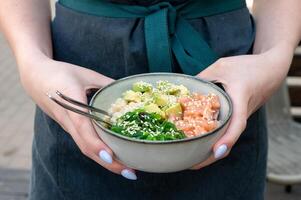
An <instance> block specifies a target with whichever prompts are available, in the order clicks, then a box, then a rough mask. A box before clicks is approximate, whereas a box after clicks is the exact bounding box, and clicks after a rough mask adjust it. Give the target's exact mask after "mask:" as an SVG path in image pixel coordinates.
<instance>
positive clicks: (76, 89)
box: [19, 58, 137, 180]
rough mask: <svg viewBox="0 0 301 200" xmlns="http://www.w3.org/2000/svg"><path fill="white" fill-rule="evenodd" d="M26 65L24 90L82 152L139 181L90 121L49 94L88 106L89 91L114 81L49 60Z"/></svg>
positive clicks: (76, 67) (77, 67)
mask: <svg viewBox="0 0 301 200" xmlns="http://www.w3.org/2000/svg"><path fill="white" fill-rule="evenodd" d="M19 65H20V63H19ZM26 65H30V66H24V67H21V68H20V78H21V82H22V84H23V86H24V88H25V90H26V91H27V93H28V94H29V95H30V96H31V97H32V99H33V100H34V101H35V102H36V104H37V105H38V106H39V107H40V108H41V109H42V110H43V111H44V112H45V113H47V114H48V115H49V116H50V117H51V118H52V119H54V120H55V121H56V122H57V123H59V124H60V125H61V127H62V128H63V129H64V130H65V131H66V132H68V133H69V134H70V135H71V136H72V138H73V140H74V141H75V142H76V144H77V146H78V147H79V149H80V150H81V152H82V153H83V154H84V155H86V156H87V157H89V158H91V159H92V160H94V161H95V162H97V163H98V164H100V165H101V166H103V167H105V168H106V169H108V170H110V171H112V172H114V173H117V174H121V175H123V176H124V177H125V178H128V179H132V180H135V179H137V177H136V175H135V172H134V170H132V169H129V168H127V167H126V166H124V165H122V164H121V163H119V162H118V161H116V160H114V159H113V152H112V150H111V149H110V148H109V147H108V146H107V145H106V144H104V142H103V141H102V140H101V139H100V138H99V136H98V135H97V133H96V132H95V130H94V128H93V126H92V123H91V121H90V120H89V119H88V118H86V117H84V116H82V115H79V114H76V113H73V112H71V111H68V110H66V109H64V108H62V107H60V106H59V105H57V104H56V103H54V102H52V101H51V100H50V99H49V98H48V96H47V95H46V94H47V93H49V94H50V95H51V94H54V93H55V91H56V90H58V91H61V92H62V93H63V94H66V95H67V96H69V97H71V98H74V99H76V100H79V101H81V102H83V103H87V91H88V90H89V89H91V88H101V87H103V86H105V85H107V84H109V83H111V82H112V81H113V79H110V78H108V77H105V76H103V75H101V74H99V73H97V72H95V71H92V70H89V69H86V68H83V67H79V66H76V65H72V64H69V63H64V62H59V61H54V60H52V59H49V58H40V59H35V60H34V62H30V63H27V64H26ZM22 69H27V70H26V71H25V70H24V71H22Z"/></svg>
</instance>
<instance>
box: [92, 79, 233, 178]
mask: <svg viewBox="0 0 301 200" xmlns="http://www.w3.org/2000/svg"><path fill="white" fill-rule="evenodd" d="M159 80H166V81H169V82H171V83H174V84H183V85H184V86H186V87H187V88H188V89H189V90H190V91H192V92H199V93H203V94H208V93H214V94H216V95H218V97H219V100H220V103H221V108H220V113H219V119H218V120H219V121H220V126H219V127H218V128H216V129H215V130H213V131H211V132H209V133H206V134H203V135H200V136H197V137H192V138H185V139H179V140H171V141H147V140H138V139H133V138H129V137H126V136H123V135H120V134H118V133H115V132H112V131H110V130H108V129H107V128H106V127H105V126H104V125H103V124H102V123H100V122H98V121H95V120H92V121H93V125H94V127H95V129H96V131H97V133H98V134H99V136H100V137H101V139H102V140H103V141H104V142H105V143H106V144H107V145H108V146H109V147H110V148H111V149H112V150H113V152H114V154H115V156H116V158H117V159H118V160H119V161H121V162H122V163H124V164H125V165H126V166H128V167H131V168H133V169H137V170H141V171H146V172H157V173H166V172H176V171H181V170H185V169H188V168H190V167H192V166H193V165H195V164H197V163H199V162H202V161H204V160H205V159H206V158H208V156H209V155H210V154H211V153H212V146H213V145H214V143H215V142H216V141H217V140H218V139H219V138H220V137H221V136H222V135H223V134H224V132H225V131H226V129H227V127H228V124H229V121H230V118H231V115H232V103H231V100H230V97H229V96H228V95H227V94H226V93H225V92H224V91H223V90H222V89H220V88H219V87H218V86H216V85H215V84H213V83H211V82H208V81H204V80H201V79H199V78H196V77H193V76H188V75H183V74H174V73H149V74H139V75H134V76H129V77H126V78H123V79H120V80H117V81H115V82H113V83H112V84H110V85H107V86H106V87H104V88H102V89H100V90H99V91H97V92H96V93H95V94H94V96H93V98H92V100H91V102H90V105H92V106H94V107H97V108H100V109H103V110H108V109H109V108H110V106H111V104H112V103H113V102H114V101H115V100H116V99H117V98H119V97H121V95H122V93H123V92H125V91H126V90H129V89H130V88H131V87H132V85H133V83H135V82H138V81H145V82H148V83H151V84H154V85H155V83H156V82H157V81H159ZM93 114H94V115H97V114H96V113H93Z"/></svg>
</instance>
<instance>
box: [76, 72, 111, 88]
mask: <svg viewBox="0 0 301 200" xmlns="http://www.w3.org/2000/svg"><path fill="white" fill-rule="evenodd" d="M79 73H80V74H81V76H80V77H82V78H83V79H84V80H83V82H84V83H85V85H87V86H88V87H87V88H85V89H86V90H87V89H90V88H92V87H93V88H102V87H104V86H106V85H108V84H110V83H111V82H113V81H114V79H111V78H109V77H107V76H104V75H102V74H99V73H97V72H95V71H93V70H90V69H85V70H80V71H79Z"/></svg>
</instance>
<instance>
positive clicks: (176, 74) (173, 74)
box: [89, 72, 233, 144]
mask: <svg viewBox="0 0 301 200" xmlns="http://www.w3.org/2000/svg"><path fill="white" fill-rule="evenodd" d="M158 75H160V76H162V75H163V76H179V77H184V78H189V79H194V80H197V81H200V82H202V83H205V84H208V85H210V86H211V87H213V88H214V89H216V90H217V91H218V92H220V93H221V94H222V95H223V96H224V97H225V98H226V100H227V102H228V104H229V112H228V114H227V116H226V119H225V120H224V121H223V122H222V124H221V125H220V126H219V127H217V128H216V129H214V130H213V131H210V132H208V133H206V134H203V135H199V136H195V137H191V138H184V139H176V140H166V141H160V140H158V141H153V140H139V139H135V138H130V137H127V136H124V135H120V134H118V133H115V132H113V131H111V130H109V129H107V128H106V127H104V126H103V125H102V124H101V123H100V122H98V121H97V120H95V119H91V121H92V122H93V124H95V125H96V126H97V127H99V128H100V129H101V130H102V131H104V132H107V133H109V134H110V135H112V136H115V137H117V138H119V139H123V140H127V141H130V142H136V143H145V144H170V143H183V142H189V141H193V140H198V139H200V138H204V137H207V136H209V135H212V134H214V133H216V132H218V131H219V130H221V129H222V128H223V127H224V126H225V125H226V124H228V122H229V120H230V119H231V116H232V113H233V104H232V100H231V98H230V96H229V95H228V94H227V93H226V92H225V91H223V90H222V89H221V88H220V87H218V86H217V85H215V84H214V83H212V82H210V81H207V80H204V79H201V78H199V77H197V76H190V75H186V74H179V73H168V72H154V73H142V74H136V75H131V76H127V77H124V78H121V79H118V80H116V81H114V82H112V83H110V84H108V85H106V86H104V87H102V88H100V89H99V90H98V91H97V92H96V93H95V94H94V95H93V97H92V98H91V100H90V102H89V105H90V106H92V105H93V103H94V102H95V99H96V97H97V96H98V95H99V93H101V92H102V91H103V90H105V89H107V88H109V87H111V86H112V85H115V84H118V83H120V82H123V81H126V80H128V79H131V78H137V77H145V76H158ZM89 112H90V113H91V114H92V113H93V112H92V111H91V110H89Z"/></svg>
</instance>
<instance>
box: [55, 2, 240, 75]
mask: <svg viewBox="0 0 301 200" xmlns="http://www.w3.org/2000/svg"><path fill="white" fill-rule="evenodd" d="M59 2H60V3H61V4H62V5H64V6H66V7H69V8H72V9H74V10H77V11H81V12H85V13H89V14H93V15H97V16H103V17H111V18H144V32H145V42H146V51H147V58H148V64H149V69H150V72H172V66H173V55H174V56H175V58H176V60H177V62H178V63H179V65H180V67H181V69H182V71H183V72H184V73H185V74H190V75H195V74H198V73H199V72H200V71H202V70H204V69H205V68H206V67H208V66H209V65H211V64H212V63H214V62H215V61H216V60H217V59H218V56H217V55H216V54H215V52H213V50H212V49H211V48H210V47H209V45H208V44H207V43H206V41H205V40H204V38H203V36H202V35H201V34H200V33H199V32H198V31H196V30H195V29H194V28H193V27H192V25H190V23H189V22H188V20H189V19H196V18H200V17H205V16H210V15H215V14H219V13H223V12H229V11H231V10H235V9H240V8H243V7H245V6H246V4H245V1H244V0H198V1H197V0H190V1H187V2H186V3H183V4H180V5H177V6H173V5H171V4H170V3H169V2H160V3H158V4H155V5H152V6H149V7H144V6H136V5H123V4H113V3H108V2H105V1H102V0H60V1H59Z"/></svg>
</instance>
